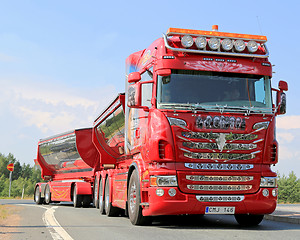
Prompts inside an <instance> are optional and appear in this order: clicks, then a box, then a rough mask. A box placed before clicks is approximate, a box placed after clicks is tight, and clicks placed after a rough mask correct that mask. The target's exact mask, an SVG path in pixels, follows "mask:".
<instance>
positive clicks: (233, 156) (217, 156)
mask: <svg viewBox="0 0 300 240" xmlns="http://www.w3.org/2000/svg"><path fill="white" fill-rule="evenodd" d="M181 150H182V151H186V150H185V149H182V148H181ZM258 152H260V151H258ZM258 152H255V153H249V154H242V153H195V152H190V151H188V152H184V153H183V156H185V157H187V158H193V159H213V160H249V159H253V158H255V154H256V153H258Z"/></svg>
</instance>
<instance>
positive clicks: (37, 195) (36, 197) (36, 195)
mask: <svg viewBox="0 0 300 240" xmlns="http://www.w3.org/2000/svg"><path fill="white" fill-rule="evenodd" d="M34 201H35V203H36V204H42V203H43V202H44V199H43V198H41V192H40V188H39V186H37V187H36V188H35V191H34Z"/></svg>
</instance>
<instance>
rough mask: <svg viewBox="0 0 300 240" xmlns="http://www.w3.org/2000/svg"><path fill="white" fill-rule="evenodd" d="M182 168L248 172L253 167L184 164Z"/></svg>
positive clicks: (247, 165)
mask: <svg viewBox="0 0 300 240" xmlns="http://www.w3.org/2000/svg"><path fill="white" fill-rule="evenodd" d="M184 166H185V167H186V168H190V169H203V170H223V171H224V170H230V171H240V170H249V169H252V168H253V167H254V165H253V164H227V163H223V164H221V163H185V164H184Z"/></svg>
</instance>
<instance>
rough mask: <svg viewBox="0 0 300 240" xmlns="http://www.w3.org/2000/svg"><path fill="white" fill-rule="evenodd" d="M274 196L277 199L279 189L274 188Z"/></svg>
mask: <svg viewBox="0 0 300 240" xmlns="http://www.w3.org/2000/svg"><path fill="white" fill-rule="evenodd" d="M272 195H273V197H276V196H277V195H278V189H277V188H274V189H273V190H272Z"/></svg>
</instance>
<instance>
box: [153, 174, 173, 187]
mask: <svg viewBox="0 0 300 240" xmlns="http://www.w3.org/2000/svg"><path fill="white" fill-rule="evenodd" d="M150 186H152V187H176V186H177V178H176V176H173V175H171V176H150Z"/></svg>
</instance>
